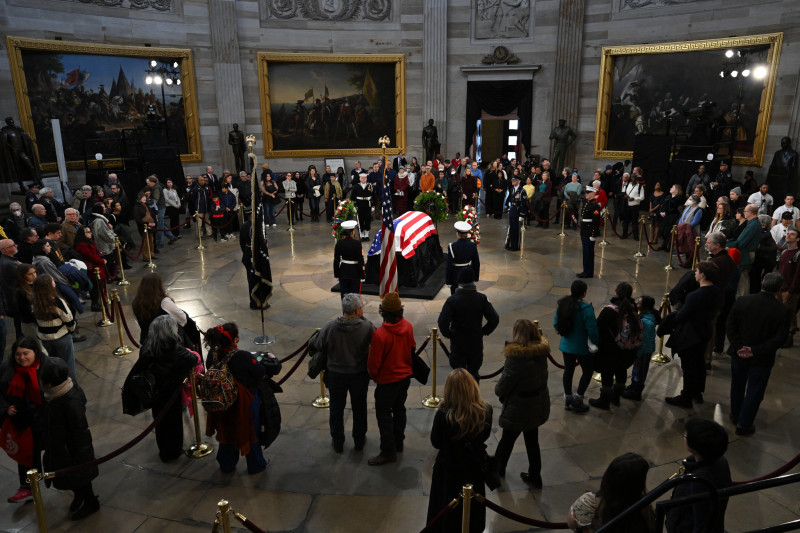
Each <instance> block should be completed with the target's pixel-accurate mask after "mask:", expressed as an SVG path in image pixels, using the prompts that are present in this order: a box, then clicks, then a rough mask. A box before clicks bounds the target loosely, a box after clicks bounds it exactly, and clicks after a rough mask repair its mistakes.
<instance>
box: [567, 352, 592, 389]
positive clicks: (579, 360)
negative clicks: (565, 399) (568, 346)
mask: <svg viewBox="0 0 800 533" xmlns="http://www.w3.org/2000/svg"><path fill="white" fill-rule="evenodd" d="M563 356H564V376H563V383H564V394H567V395H571V394H572V376H574V375H575V367H577V366H578V365H580V367H581V379H580V381H578V396H583V394H584V393H585V392H586V389H587V388H589V383H591V381H592V372H593V368H594V365H593V364H592V356H591V355H576V354H572V353H563Z"/></svg>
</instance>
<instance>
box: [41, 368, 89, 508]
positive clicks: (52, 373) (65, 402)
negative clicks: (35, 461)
mask: <svg viewBox="0 0 800 533" xmlns="http://www.w3.org/2000/svg"><path fill="white" fill-rule="evenodd" d="M51 363H52V364H50V365H48V366H47V367H45V369H44V371H43V372H42V374H41V378H42V386H43V388H44V399H45V400H47V406H48V407H47V438H46V440H45V444H44V450H45V451H44V459H43V461H42V463H43V466H44V469H45V470H46V471H48V472H52V471H54V470H60V469H62V468H68V467H71V466H77V465H82V464H84V463H88V462H90V461H93V460H94V446H93V445H92V432H91V431H90V430H89V422H88V421H87V420H86V395H85V394H84V393H83V389H81V388H80V387H79V386H78V384H77V383H73V381H72V379H71V378H70V377H69V367H68V366H67V363H65V362H64V361H62V360H61V359H58V358H55V359H52V360H51ZM98 474H99V469H98V468H97V465H92V466H89V467H86V468H82V469H80V470H76V471H74V472H71V473H69V474H66V475H61V476H56V477H55V478H54V479H53V486H54V487H55V488H57V489H59V490H71V491H72V493H73V494H74V497H73V499H72V503H71V504H70V506H69V511H70V518H71V519H72V520H80V519H82V518H86V517H87V516H89V515H91V514H93V513H95V512H97V510H98V509H100V502H99V501H98V499H97V496H96V495H95V493H94V490H93V489H92V480H93V479H95V478H96V477H97V476H98Z"/></svg>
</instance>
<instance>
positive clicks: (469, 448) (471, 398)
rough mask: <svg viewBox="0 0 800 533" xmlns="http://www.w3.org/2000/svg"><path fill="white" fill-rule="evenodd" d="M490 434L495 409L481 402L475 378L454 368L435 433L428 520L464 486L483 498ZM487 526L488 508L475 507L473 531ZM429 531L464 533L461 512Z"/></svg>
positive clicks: (445, 392) (448, 380) (439, 410)
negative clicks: (470, 487)
mask: <svg viewBox="0 0 800 533" xmlns="http://www.w3.org/2000/svg"><path fill="white" fill-rule="evenodd" d="M491 431H492V406H491V405H489V404H487V403H486V402H485V401H483V399H482V398H481V392H480V389H479V388H478V383H477V382H476V381H475V378H473V377H472V375H470V373H469V372H467V370H466V369H464V368H456V369H455V370H453V371H452V372H450V375H449V376H447V381H445V384H444V399H443V400H442V402H441V403H440V404H439V408H438V409H437V410H436V415H435V416H434V419H433V428H432V429H431V443H432V444H433V447H434V448H436V449H437V450H439V453H438V454H437V455H436V461H435V462H434V464H433V476H432V481H431V492H430V498H429V500H428V522H430V521H431V520H432V519H433V517H435V516H436V515H437V514H438V513H439V511H441V510H442V508H444V506H445V505H447V504H448V503H450V501H451V500H452V499H453V498H456V497H457V496H458V494H459V492H460V491H461V488H462V487H463V486H464V485H466V484H471V485H472V486H473V488H474V489H475V492H478V493H481V494H484V493H485V492H486V485H485V483H484V478H483V473H482V472H481V469H482V468H481V467H482V466H483V463H484V459H485V457H486V439H488V438H489V435H490V434H491ZM485 525H486V508H485V507H484V506H482V505H476V506H474V507H473V508H472V513H471V514H470V524H469V531H474V532H480V531H483V529H484V527H485ZM431 531H438V532H459V531H461V513H449V514H447V515H445V516H444V517H443V518H442V519H441V520H439V522H437V523H436V525H435V526H434V527H433V528H432V529H431Z"/></svg>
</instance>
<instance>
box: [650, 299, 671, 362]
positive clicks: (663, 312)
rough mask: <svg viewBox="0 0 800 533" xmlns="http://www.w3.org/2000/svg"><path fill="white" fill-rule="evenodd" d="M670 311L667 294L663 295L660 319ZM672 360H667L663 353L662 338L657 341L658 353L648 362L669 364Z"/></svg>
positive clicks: (667, 357)
mask: <svg viewBox="0 0 800 533" xmlns="http://www.w3.org/2000/svg"><path fill="white" fill-rule="evenodd" d="M669 311H670V305H669V293H668V292H665V293H664V298H663V299H662V300H661V318H662V320H663V318H664V317H665V316H667V314H668V313H669ZM671 360H672V359H670V358H669V356H668V355H667V354H665V353H664V337H661V339H660V340H659V341H658V352H656V353H654V354H653V356H652V357H651V358H650V361H652V362H654V363H669V362H670V361H671Z"/></svg>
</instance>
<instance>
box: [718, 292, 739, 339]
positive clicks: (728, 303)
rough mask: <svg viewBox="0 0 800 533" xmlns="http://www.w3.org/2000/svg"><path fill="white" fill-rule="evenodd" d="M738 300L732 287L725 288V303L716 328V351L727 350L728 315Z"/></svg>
mask: <svg viewBox="0 0 800 533" xmlns="http://www.w3.org/2000/svg"><path fill="white" fill-rule="evenodd" d="M735 300H736V291H735V290H734V289H732V288H730V286H728V287H725V303H724V304H723V305H722V308H721V309H720V312H719V314H718V315H717V325H716V328H714V351H715V352H719V353H722V352H723V351H724V350H725V332H726V331H727V328H726V326H725V324H726V323H727V322H728V313H730V312H731V307H733V303H734V301H735Z"/></svg>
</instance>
